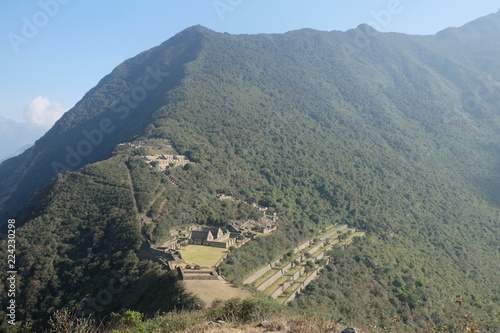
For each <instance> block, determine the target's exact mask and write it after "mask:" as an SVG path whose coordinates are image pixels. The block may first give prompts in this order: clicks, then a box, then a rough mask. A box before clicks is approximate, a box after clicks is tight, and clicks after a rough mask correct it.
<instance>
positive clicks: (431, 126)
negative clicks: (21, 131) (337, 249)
mask: <svg viewBox="0 0 500 333" xmlns="http://www.w3.org/2000/svg"><path fill="white" fill-rule="evenodd" d="M499 22H500V13H497V14H493V15H491V16H488V17H485V18H482V19H479V20H477V21H475V22H472V23H470V24H469V25H466V26H464V27H463V28H460V29H452V30H445V31H443V32H441V33H439V34H437V35H436V36H407V35H402V34H393V33H391V34H381V33H377V32H376V31H374V30H372V29H371V28H370V27H368V26H365V25H362V26H359V27H358V28H357V29H353V30H350V31H347V32H345V33H342V32H319V31H314V30H308V29H305V30H300V31H294V32H290V33H287V34H282V35H252V36H250V35H240V36H234V35H229V34H218V33H215V32H213V31H210V30H208V29H205V28H202V27H192V28H190V29H187V30H185V31H184V32H182V33H180V34H178V35H177V36H175V37H174V38H172V39H171V40H169V41H167V42H165V43H164V44H162V45H161V46H159V47H157V48H154V49H152V50H150V51H147V52H145V53H142V54H141V55H139V56H138V57H136V58H133V59H130V60H128V61H126V62H125V63H124V64H122V65H120V66H119V67H117V68H116V69H115V70H114V71H113V73H111V74H110V75H109V76H107V77H106V78H104V79H103V80H102V81H101V82H100V83H99V85H98V86H97V87H96V88H94V89H92V90H91V91H90V92H89V93H88V94H87V95H86V96H85V97H84V98H83V99H82V101H81V102H80V103H79V104H78V105H77V106H76V107H75V109H73V110H71V111H70V112H69V113H68V114H67V115H65V117H63V119H61V120H60V121H59V122H58V123H57V124H56V126H54V128H53V129H52V130H51V131H50V132H49V133H48V134H47V135H46V136H45V137H44V138H42V139H41V140H39V141H38V142H37V144H36V145H35V147H33V148H32V149H30V150H29V151H28V152H26V153H24V154H23V155H22V156H20V157H18V158H15V159H12V160H9V161H6V162H4V163H3V164H2V165H1V166H0V176H1V179H2V180H1V182H2V183H1V184H2V195H3V197H2V200H3V201H2V203H1V204H2V206H1V207H2V208H1V211H2V216H9V215H10V214H13V212H14V211H15V210H16V209H17V208H19V207H20V206H21V205H22V204H23V203H26V202H27V201H28V200H29V199H30V198H31V196H32V195H33V192H34V189H37V188H41V187H43V186H44V185H45V184H46V183H47V182H48V181H49V179H50V178H51V177H52V176H53V175H54V171H66V169H75V170H76V169H78V170H77V171H75V172H70V173H66V174H64V175H61V176H59V177H57V178H55V179H54V180H53V181H52V182H51V183H50V185H49V186H48V187H46V188H45V189H43V190H42V191H40V192H39V193H38V194H37V195H36V196H35V197H34V199H33V200H32V202H31V203H30V204H29V205H28V206H27V207H25V208H24V209H23V210H22V211H21V212H19V213H18V215H17V220H18V222H19V224H24V223H26V224H25V226H24V227H22V228H20V229H19V232H18V238H19V247H20V250H19V253H20V258H19V263H20V267H19V271H20V274H21V275H22V281H21V283H22V284H21V299H22V300H23V302H24V303H25V304H26V306H24V307H23V308H24V309H25V310H22V311H23V312H22V313H21V316H22V317H23V318H32V319H42V318H44V317H45V316H46V314H47V313H48V312H50V311H52V310H54V309H57V308H61V307H65V306H75V307H82V304H89V301H92V300H93V299H95V298H96V297H97V296H96V295H99V293H100V290H106V288H108V287H107V284H108V283H109V281H110V280H112V279H113V277H114V276H115V275H116V273H117V272H118V275H119V276H121V277H123V276H129V277H130V281H129V282H128V283H130V288H132V290H133V292H132V293H131V295H132V297H129V296H130V295H129V293H127V295H125V293H122V292H118V293H116V294H113V297H112V300H111V301H110V302H109V303H107V304H104V303H106V302H104V303H100V305H99V306H100V307H101V308H102V309H101V310H98V311H97V312H98V314H105V313H107V312H109V311H113V310H115V309H117V308H120V307H127V308H135V309H139V310H142V311H146V312H149V313H153V312H154V311H155V310H156V309H164V310H168V309H170V308H172V307H174V306H186V307H195V306H196V305H195V303H196V302H193V300H186V299H185V298H184V296H182V295H183V294H182V288H181V287H179V286H177V287H176V286H175V282H174V279H173V278H172V277H171V276H169V275H168V274H165V273H162V272H161V271H160V270H159V268H158V267H157V266H155V265H153V264H149V263H143V262H139V261H138V260H137V251H138V250H139V247H140V246H141V244H142V243H143V242H144V241H145V239H144V234H146V235H147V237H148V238H150V239H151V240H152V241H154V242H158V243H159V242H161V241H163V240H165V239H166V238H167V237H168V230H169V229H170V228H171V227H172V226H175V225H181V224H186V223H209V224H217V225H224V224H225V223H227V222H228V221H230V220H232V219H244V218H248V217H251V216H252V215H253V214H255V212H253V211H252V210H251V209H249V208H248V207H246V206H245V205H237V204H228V203H222V202H220V201H218V200H217V199H216V194H217V193H226V194H231V195H233V196H234V197H237V198H240V199H243V200H245V201H248V202H259V203H260V204H261V205H264V206H266V207H269V209H270V211H276V212H277V213H278V214H279V215H280V216H282V220H283V225H282V226H281V228H279V230H278V231H277V232H276V233H274V234H273V235H272V236H270V237H266V238H265V239H261V240H259V241H256V242H250V243H249V244H248V245H246V246H244V247H242V248H241V249H239V250H237V251H235V252H234V253H233V254H232V255H231V256H230V257H229V258H228V260H227V262H226V263H225V264H224V265H223V267H222V269H223V271H224V274H225V275H226V276H227V277H228V278H230V279H232V280H233V281H236V282H238V281H241V280H242V279H243V277H244V276H245V275H246V274H249V273H250V272H251V271H252V270H254V269H256V268H257V267H259V266H260V264H261V263H262V261H268V260H272V259H275V258H277V257H278V256H280V255H283V254H284V253H286V252H288V251H289V250H290V249H291V248H292V246H293V245H295V244H296V243H297V242H299V241H300V240H301V239H304V238H307V237H310V236H311V235H313V234H314V232H315V231H317V230H318V229H320V228H321V227H323V226H325V225H328V224H331V223H332V222H343V223H344V222H345V223H349V224H351V225H353V226H355V227H358V228H362V229H364V230H366V231H368V232H369V237H368V238H367V240H366V241H365V242H364V243H360V244H358V245H357V246H356V247H355V248H354V249H353V251H352V252H349V253H347V254H341V253H337V254H336V261H335V263H332V264H331V265H330V266H329V268H328V272H327V273H326V274H324V275H323V276H322V277H321V278H320V279H319V280H318V283H317V284H316V289H315V288H311V290H309V292H308V293H306V294H305V295H304V296H303V297H300V298H299V299H298V300H297V301H296V302H293V303H292V305H291V306H292V307H297V309H301V310H302V311H311V312H315V313H321V314H322V315H326V316H329V317H334V318H335V319H340V318H342V320H343V321H346V322H347V321H357V322H360V323H362V324H363V325H371V324H376V325H387V323H388V322H390V321H391V320H392V318H393V316H394V315H395V314H398V315H400V316H401V317H402V320H403V321H404V322H405V323H407V324H408V325H410V327H411V328H412V329H413V330H414V331H416V332H420V331H425V329H426V328H427V327H428V325H431V324H433V323H438V324H439V323H444V322H445V318H446V316H445V313H446V312H447V311H448V310H449V306H448V304H450V303H452V304H453V303H454V301H455V300H457V299H463V300H464V306H463V308H464V309H466V310H464V311H469V312H468V313H470V314H471V315H473V316H475V317H476V318H477V319H478V320H480V321H482V322H484V323H487V324H488V325H491V327H496V328H498V321H497V322H494V320H495V319H494V318H495V316H494V314H495V313H496V312H498V309H496V308H495V306H498V302H499V301H500V289H499V287H498V286H499V285H500V280H499V276H500V274H499V272H500V261H499V259H500V258H499V253H500V251H499V250H500V239H499V237H500V235H499V232H498V231H499V229H500V226H499V217H500V215H499V213H500V193H499V192H498V188H499V187H498V185H500V182H499V181H500V179H499V171H500V168H499V162H500V161H499V155H498V149H499V147H500V137H499V136H498V133H499V132H498V131H499V129H500V109H499V105H500V93H499V92H500V84H499V82H498V80H499V77H498V73H497V72H495V71H494V70H493V68H498V67H496V64H497V62H498V54H499V53H500V46H499V37H498V36H500V34H499V33H500V28H498V26H499ZM478 34H480V35H481V37H480V38H479V37H478ZM469 45H476V47H475V48H474V49H473V50H469V49H468V48H469ZM466 46H467V48H466ZM490 69H491V70H490ZM167 73H168V74H167ZM485 80H486V81H485ZM484 82H487V83H488V84H487V85H486V84H485V83H484ZM153 86H154V87H153ZM486 92H487V93H486ZM138 137H140V138H144V139H146V138H159V139H164V140H168V141H169V142H171V143H172V145H173V147H174V148H175V149H176V150H177V152H179V153H180V154H184V155H187V156H188V158H189V159H190V160H191V161H193V162H194V163H195V164H193V165H190V167H189V168H171V169H169V170H167V171H166V172H159V171H156V170H154V169H152V168H151V167H150V166H149V165H148V164H146V163H145V162H144V161H143V160H142V159H141V158H140V157H138V156H137V155H140V154H142V153H143V152H142V153H141V152H140V151H134V152H125V153H121V154H116V155H112V151H113V148H114V147H115V145H116V144H117V143H120V142H127V141H132V140H133V139H135V138H138ZM86 142H88V143H86ZM68 147H69V148H68ZM98 161H100V162H98ZM94 162H98V163H94ZM87 163H94V164H90V165H88V166H86V167H85V168H83V169H80V167H82V166H84V165H85V164H87ZM35 170H36V171H37V172H35ZM28 185H30V186H28ZM3 189H5V190H3ZM17 202H18V204H17V205H14V203H17ZM7 207H9V208H7ZM144 216H147V217H148V218H151V220H152V221H153V222H154V225H153V226H152V227H151V228H150V229H148V230H144V229H143V230H142V231H143V233H142V234H141V228H143V226H142V225H141V218H143V217H144ZM69 271H76V272H78V276H77V277H76V278H73V279H68V278H67V277H66V275H67V272H69ZM114 274H115V275H114ZM91 277H94V279H92V278H91ZM115 278H116V277H115ZM160 279H164V280H163V281H165V282H164V283H163V284H162V287H163V288H162V290H164V292H165V293H169V295H171V297H170V298H171V300H172V301H170V300H169V301H168V302H167V301H164V298H163V300H159V299H158V298H154V297H152V296H151V295H148V294H147V291H148V290H153V288H155V286H157V285H158V283H159V282H158V281H160ZM2 280H4V279H2ZM144 295H148V296H144ZM172 295H176V296H175V297H173V296H172ZM152 300H154V302H152ZM325 309H326V310H325ZM80 310H85V306H83V309H80ZM94 310H96V309H94ZM494 325H497V326H494Z"/></svg>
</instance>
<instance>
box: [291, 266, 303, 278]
mask: <svg viewBox="0 0 500 333" xmlns="http://www.w3.org/2000/svg"><path fill="white" fill-rule="evenodd" d="M305 270H306V268H305V267H301V268H300V269H299V270H298V271H297V272H295V274H293V275H292V281H295V280H297V279H298V278H299V277H301V276H302V274H304V271H305Z"/></svg>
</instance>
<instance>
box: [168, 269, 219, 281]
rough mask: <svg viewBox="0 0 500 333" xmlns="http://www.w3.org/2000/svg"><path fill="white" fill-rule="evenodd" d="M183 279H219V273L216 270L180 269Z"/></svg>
mask: <svg viewBox="0 0 500 333" xmlns="http://www.w3.org/2000/svg"><path fill="white" fill-rule="evenodd" d="M178 272H179V276H180V278H181V280H218V279H219V275H218V274H217V272H215V271H214V270H211V271H198V270H184V269H181V268H179V269H178Z"/></svg>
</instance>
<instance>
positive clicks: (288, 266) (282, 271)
mask: <svg viewBox="0 0 500 333" xmlns="http://www.w3.org/2000/svg"><path fill="white" fill-rule="evenodd" d="M292 267H293V263H289V264H288V265H286V266H285V267H283V268H282V269H281V273H283V274H285V273H286V272H288V271H289V270H291V269H292Z"/></svg>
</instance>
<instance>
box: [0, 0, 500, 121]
mask: <svg viewBox="0 0 500 333" xmlns="http://www.w3.org/2000/svg"><path fill="white" fill-rule="evenodd" d="M465 3H467V4H465ZM2 5H3V6H2V7H3V8H2V10H1V12H0V64H1V66H0V116H1V117H4V118H9V119H12V120H16V121H28V122H31V123H32V124H33V125H34V126H40V127H43V126H45V127H47V126H49V125H50V124H51V123H53V121H54V120H55V119H56V118H57V117H58V116H60V115H61V114H62V112H64V111H65V110H67V109H69V108H71V107H72V106H73V105H74V104H75V103H76V102H77V101H78V100H79V99H81V97H83V95H84V94H85V93H86V92H87V91H88V90H90V89H91V88H92V87H94V86H95V85H96V84H97V83H98V81H99V80H100V79H101V78H102V77H103V76H105V75H106V74H108V73H109V72H111V70H112V69H113V68H114V67H116V66H117V65H118V64H120V63H121V62H122V61H124V60H125V59H127V58H130V57H133V56H135V55H136V54H138V53H139V52H141V51H144V50H146V49H149V48H151V47H154V46H156V45H158V44H160V43H161V42H163V41H165V40H167V39H168V38H170V37H172V36H173V35H175V34H176V33H177V32H179V31H181V30H183V29H185V28H187V27H189V26H192V25H195V24H201V25H203V26H206V27H208V28H210V29H213V30H215V31H218V32H229V33H235V34H239V33H281V32H286V31H290V30H296V29H301V28H305V27H308V28H314V29H318V30H328V31H330V30H342V31H345V30H348V29H351V28H355V27H356V26H357V25H359V24H360V23H371V24H372V25H375V26H376V27H377V29H379V30H381V31H397V32H404V33H409V34H434V33H436V32H438V31H439V30H442V29H444V28H446V27H450V26H461V25H463V24H465V23H467V22H469V21H471V20H473V19H476V18H478V17H481V16H484V15H487V14H490V13H493V12H497V11H498V10H499V9H500V4H499V3H498V0H494V1H490V0H482V1H480V2H479V1H456V0H454V1H451V0H450V1H449V0H440V1H439V2H437V1H430V0H419V1H415V0H381V1H380V0H367V1H356V2H354V1H352V2H348V1H345V0H343V1H339V0H317V1H310V0H309V1H306V0H271V1H269V0H191V1H188V0H184V1H181V0H177V1H174V0H143V1H140V2H139V1H127V0H121V1H118V0H105V1H97V0H85V1H83V0H40V1H38V0H37V1H32V0H23V1H19V0H4V1H3V3H2ZM387 14H389V15H387ZM377 25H378V26H377Z"/></svg>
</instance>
